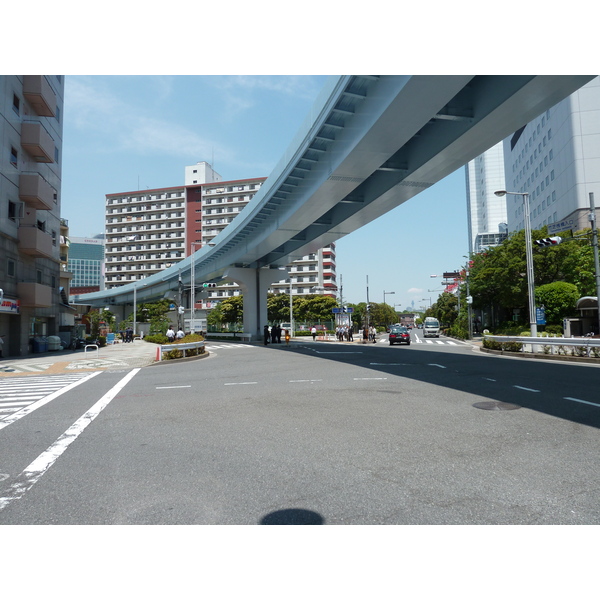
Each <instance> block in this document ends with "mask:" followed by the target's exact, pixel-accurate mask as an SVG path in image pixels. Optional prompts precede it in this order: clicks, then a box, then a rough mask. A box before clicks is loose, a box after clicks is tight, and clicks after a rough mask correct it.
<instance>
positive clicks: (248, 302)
mask: <svg viewBox="0 0 600 600" xmlns="http://www.w3.org/2000/svg"><path fill="white" fill-rule="evenodd" d="M284 278H285V272H284V271H280V270H279V269H269V268H262V269H250V268H243V267H231V268H229V269H227V271H226V272H225V274H224V276H223V279H228V280H230V281H233V282H235V283H237V284H238V285H239V286H240V288H241V289H242V294H243V295H244V333H250V334H252V339H253V340H259V339H261V338H262V335H263V327H264V326H265V325H267V292H268V291H269V288H270V287H271V285H272V284H273V283H275V282H276V281H281V280H282V279H284Z"/></svg>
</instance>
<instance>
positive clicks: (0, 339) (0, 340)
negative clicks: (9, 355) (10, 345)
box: [0, 335, 4, 358]
mask: <svg viewBox="0 0 600 600" xmlns="http://www.w3.org/2000/svg"><path fill="white" fill-rule="evenodd" d="M3 350H4V336H3V335H0V358H4V354H3V352H2V351H3Z"/></svg>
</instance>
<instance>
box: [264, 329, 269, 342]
mask: <svg viewBox="0 0 600 600" xmlns="http://www.w3.org/2000/svg"><path fill="white" fill-rule="evenodd" d="M263 341H264V343H265V346H266V345H267V344H268V343H269V326H268V325H265V326H264V328H263Z"/></svg>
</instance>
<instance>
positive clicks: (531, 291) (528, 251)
mask: <svg viewBox="0 0 600 600" xmlns="http://www.w3.org/2000/svg"><path fill="white" fill-rule="evenodd" d="M494 194H496V196H500V197H502V196H506V195H507V194H508V195H509V196H522V197H523V212H524V213H525V258H526V261H527V290H528V295H529V326H530V329H531V337H532V338H534V337H537V317H536V314H535V280H534V277H533V242H532V241H531V218H530V216H529V194H528V193H527V192H507V191H506V190H498V191H497V192H494Z"/></svg>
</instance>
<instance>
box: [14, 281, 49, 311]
mask: <svg viewBox="0 0 600 600" xmlns="http://www.w3.org/2000/svg"><path fill="white" fill-rule="evenodd" d="M17 294H18V295H19V299H20V300H21V306H26V307H28V308H47V307H49V306H52V288H51V287H50V286H48V285H42V284H41V283H30V282H26V281H20V282H19V283H17Z"/></svg>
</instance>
